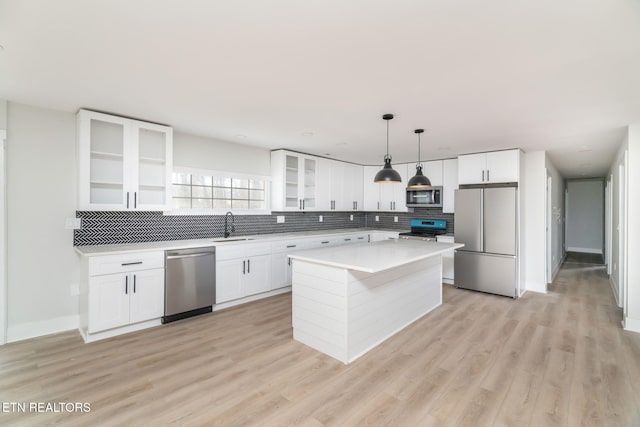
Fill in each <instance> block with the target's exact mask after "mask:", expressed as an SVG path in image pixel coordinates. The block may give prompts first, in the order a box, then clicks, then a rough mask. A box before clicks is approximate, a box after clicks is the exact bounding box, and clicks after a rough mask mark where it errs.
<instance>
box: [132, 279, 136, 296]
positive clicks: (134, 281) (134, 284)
mask: <svg viewBox="0 0 640 427" xmlns="http://www.w3.org/2000/svg"><path fill="white" fill-rule="evenodd" d="M133 293H134V294H135V293H136V275H135V274H134V275H133Z"/></svg>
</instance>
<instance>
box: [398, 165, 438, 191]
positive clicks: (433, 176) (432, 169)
mask: <svg viewBox="0 0 640 427" xmlns="http://www.w3.org/2000/svg"><path fill="white" fill-rule="evenodd" d="M415 166H416V165H415V164H412V163H409V165H408V169H409V170H408V172H407V175H408V176H409V179H411V177H412V176H414V175H415V174H416V167H415ZM422 173H423V174H424V176H426V177H427V178H429V181H431V185H432V186H434V187H435V186H438V187H439V186H442V185H443V163H442V160H431V161H428V162H424V163H422ZM405 187H406V186H405Z"/></svg>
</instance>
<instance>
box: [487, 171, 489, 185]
mask: <svg viewBox="0 0 640 427" xmlns="http://www.w3.org/2000/svg"><path fill="white" fill-rule="evenodd" d="M487 182H489V169H487Z"/></svg>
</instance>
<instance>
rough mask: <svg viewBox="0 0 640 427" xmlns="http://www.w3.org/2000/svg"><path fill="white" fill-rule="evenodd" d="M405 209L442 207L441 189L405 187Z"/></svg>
mask: <svg viewBox="0 0 640 427" xmlns="http://www.w3.org/2000/svg"><path fill="white" fill-rule="evenodd" d="M407 207H409V208H440V207H442V187H428V188H409V187H407Z"/></svg>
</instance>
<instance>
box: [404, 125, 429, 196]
mask: <svg viewBox="0 0 640 427" xmlns="http://www.w3.org/2000/svg"><path fill="white" fill-rule="evenodd" d="M413 132H414V133H417V134H418V163H417V164H416V174H415V176H413V177H411V179H410V180H409V182H408V183H407V188H428V187H431V181H430V180H429V178H427V177H426V176H424V174H423V173H422V163H420V134H421V133H422V132H424V129H416V130H414V131H413Z"/></svg>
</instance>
